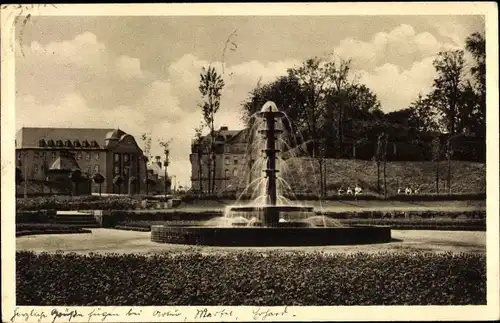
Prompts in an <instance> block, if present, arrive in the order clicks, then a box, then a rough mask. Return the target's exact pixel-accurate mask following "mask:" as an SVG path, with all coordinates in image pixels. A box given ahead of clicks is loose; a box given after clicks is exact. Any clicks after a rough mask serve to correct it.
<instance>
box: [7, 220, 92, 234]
mask: <svg viewBox="0 0 500 323" xmlns="http://www.w3.org/2000/svg"><path fill="white" fill-rule="evenodd" d="M90 232H92V231H90V230H88V229H83V228H80V227H74V226H70V225H64V224H56V223H19V224H16V237H20V236H26V235H35V234H64V233H90Z"/></svg>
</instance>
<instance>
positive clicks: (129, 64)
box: [115, 55, 143, 79]
mask: <svg viewBox="0 0 500 323" xmlns="http://www.w3.org/2000/svg"><path fill="white" fill-rule="evenodd" d="M115 68H116V72H117V73H118V75H120V76H121V77H123V78H126V79H129V78H134V77H138V78H141V77H142V76H143V75H142V70H141V61H140V60H139V59H138V58H134V57H129V56H126V55H121V56H120V57H118V58H117V59H116V62H115Z"/></svg>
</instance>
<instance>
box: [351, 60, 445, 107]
mask: <svg viewBox="0 0 500 323" xmlns="http://www.w3.org/2000/svg"><path fill="white" fill-rule="evenodd" d="M432 61H433V57H429V58H426V59H424V60H422V61H419V62H415V63H414V64H413V65H412V66H411V68H410V69H407V70H403V69H401V68H399V67H398V66H396V65H394V64H389V63H386V64H384V65H382V66H379V67H377V68H375V69H374V70H373V71H360V82H361V83H364V84H366V85H367V86H368V87H369V88H370V89H371V90H372V91H373V92H374V93H376V94H377V97H378V99H379V100H380V103H381V105H382V109H383V110H384V111H385V112H390V111H395V110H399V109H404V108H407V107H408V106H409V105H410V103H411V102H412V101H414V100H415V99H416V98H417V96H418V94H419V93H421V94H422V95H424V94H426V93H428V91H429V90H430V88H431V86H432V80H433V79H434V76H435V71H434V67H433V65H432Z"/></svg>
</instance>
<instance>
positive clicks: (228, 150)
mask: <svg viewBox="0 0 500 323" xmlns="http://www.w3.org/2000/svg"><path fill="white" fill-rule="evenodd" d="M224 152H226V153H230V152H231V147H229V146H227V145H226V146H225V147H224Z"/></svg>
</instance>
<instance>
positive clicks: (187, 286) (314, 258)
mask: <svg viewBox="0 0 500 323" xmlns="http://www.w3.org/2000/svg"><path fill="white" fill-rule="evenodd" d="M55 264H57V266H56V265H55ZM242 264H245V265H244V266H242ZM16 267H17V275H16V297H17V299H16V301H17V302H16V303H17V305H51V306H56V305H59V306H62V305H66V306H73V305H80V306H96V305H100V306H124V305H135V306H147V305H164V306H171V305H207V306H210V305H212V306H213V305H248V306H258V305H267V306H273V305H275V306H277V305H465V304H486V256H485V255H484V254H451V253H445V254H433V253H423V252H422V253H397V254H395V253H381V254H364V253H358V254H351V255H344V254H322V253H307V254H305V253H282V252H271V253H268V254H261V253H256V252H234V253H229V254H221V255H216V254H209V255H202V254H199V253H182V254H171V255H154V256H142V255H135V254H127V255H116V254H111V255H98V254H91V255H77V254H34V253H31V252H17V254H16ZM72 286H73V287H74V286H78V288H73V287H72Z"/></svg>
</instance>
